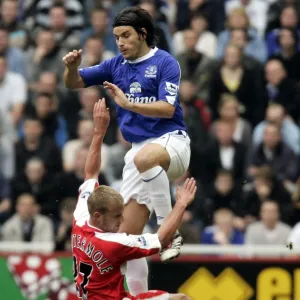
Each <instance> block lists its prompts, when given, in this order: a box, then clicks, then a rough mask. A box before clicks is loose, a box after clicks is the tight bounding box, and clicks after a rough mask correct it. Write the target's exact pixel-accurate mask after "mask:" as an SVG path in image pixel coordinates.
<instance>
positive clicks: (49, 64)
mask: <svg viewBox="0 0 300 300" xmlns="http://www.w3.org/2000/svg"><path fill="white" fill-rule="evenodd" d="M27 60H28V65H30V70H29V71H28V81H29V83H30V84H31V85H32V84H34V83H35V82H37V81H38V80H39V77H40V75H41V74H42V73H43V72H45V71H48V72H53V73H55V74H62V73H63V69H62V65H61V52H60V49H59V46H58V45H57V43H56V41H55V37H54V33H53V32H52V31H50V30H41V31H39V33H38V34H37V37H36V47H32V48H31V49H29V50H28V51H27Z"/></svg>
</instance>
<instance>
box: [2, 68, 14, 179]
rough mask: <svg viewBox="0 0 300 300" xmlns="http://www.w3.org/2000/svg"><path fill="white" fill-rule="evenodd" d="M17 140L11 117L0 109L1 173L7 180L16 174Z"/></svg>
mask: <svg viewBox="0 0 300 300" xmlns="http://www.w3.org/2000/svg"><path fill="white" fill-rule="evenodd" d="M0 64H1V63H0ZM0 90H1V89H0ZM0 95H1V94H0ZM15 140H16V133H15V130H14V127H13V124H12V122H11V119H10V116H9V115H7V114H6V113H5V112H3V111H2V110H1V109H0V170H1V171H0V172H1V174H2V175H3V176H4V177H5V178H6V179H11V178H12V177H13V175H14V173H15V153H14V151H15V148H14V147H15V145H14V143H15Z"/></svg>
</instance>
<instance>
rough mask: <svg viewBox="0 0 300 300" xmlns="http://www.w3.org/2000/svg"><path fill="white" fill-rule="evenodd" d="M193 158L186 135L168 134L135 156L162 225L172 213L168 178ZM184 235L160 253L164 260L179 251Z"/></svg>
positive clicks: (159, 223)
mask: <svg viewBox="0 0 300 300" xmlns="http://www.w3.org/2000/svg"><path fill="white" fill-rule="evenodd" d="M189 160H190V140H189V138H188V136H187V135H186V134H184V135H183V134H176V133H171V134H166V135H164V136H162V137H160V138H159V139H156V140H154V141H153V142H152V143H150V144H147V145H145V146H144V147H143V148H142V149H141V150H140V151H139V152H137V154H136V155H135V157H134V163H135V165H136V167H137V169H138V171H139V172H140V174H141V177H142V179H143V181H144V184H145V185H146V186H147V190H148V192H149V196H150V198H151V204H152V206H153V209H154V211H155V213H156V216H157V223H158V225H161V224H162V222H163V221H164V218H165V217H167V215H168V214H169V213H170V212H171V210H172V206H171V197H170V188H169V179H171V180H174V179H177V178H179V177H180V176H182V175H183V174H184V172H185V171H186V170H187V168H188V165H189ZM181 245H182V238H181V236H180V235H179V234H178V233H177V234H176V235H175V237H174V239H173V242H172V245H171V247H170V248H168V249H165V250H164V251H162V253H161V258H162V261H167V260H170V259H173V258H175V257H177V256H178V255H179V254H180V247H181Z"/></svg>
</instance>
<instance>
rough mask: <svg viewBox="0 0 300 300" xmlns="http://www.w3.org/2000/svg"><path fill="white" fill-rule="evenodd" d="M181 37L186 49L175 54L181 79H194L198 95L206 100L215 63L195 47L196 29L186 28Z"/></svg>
mask: <svg viewBox="0 0 300 300" xmlns="http://www.w3.org/2000/svg"><path fill="white" fill-rule="evenodd" d="M183 38H184V44H185V49H186V50H185V51H184V52H183V53H181V54H180V55H178V56H177V60H178V62H179V65H180V68H181V76H182V78H183V79H189V80H192V81H194V82H195V84H196V86H197V95H198V97H199V98H201V99H203V100H204V101H208V92H209V82H210V79H211V75H212V72H213V71H214V69H215V68H216V66H217V63H216V61H214V60H212V59H211V58H209V57H208V56H206V55H205V54H203V53H200V52H199V51H198V50H197V49H196V44H197V39H198V37H197V33H196V31H194V30H192V29H186V30H185V31H184V33H183Z"/></svg>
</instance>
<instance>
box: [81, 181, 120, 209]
mask: <svg viewBox="0 0 300 300" xmlns="http://www.w3.org/2000/svg"><path fill="white" fill-rule="evenodd" d="M115 203H119V204H120V205H123V203H124V200H123V197H122V196H121V194H120V193H119V192H117V191H115V190H114V189H112V188H111V187H109V186H106V185H100V186H99V187H98V188H96V189H95V190H94V191H93V193H92V194H91V195H90V196H89V198H88V201H87V204H88V210H89V213H90V215H93V214H94V213H95V212H99V213H101V214H105V213H106V212H108V211H110V210H111V207H112V205H113V204H115Z"/></svg>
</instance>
